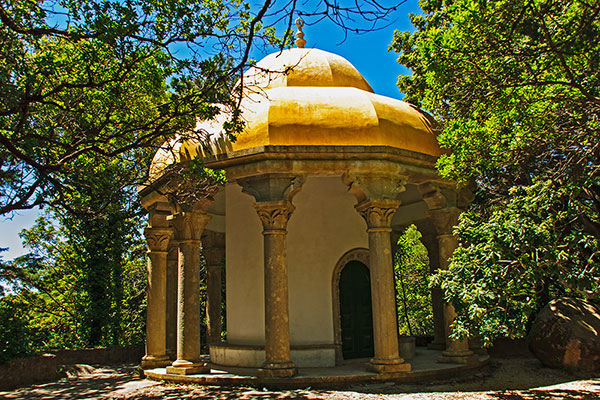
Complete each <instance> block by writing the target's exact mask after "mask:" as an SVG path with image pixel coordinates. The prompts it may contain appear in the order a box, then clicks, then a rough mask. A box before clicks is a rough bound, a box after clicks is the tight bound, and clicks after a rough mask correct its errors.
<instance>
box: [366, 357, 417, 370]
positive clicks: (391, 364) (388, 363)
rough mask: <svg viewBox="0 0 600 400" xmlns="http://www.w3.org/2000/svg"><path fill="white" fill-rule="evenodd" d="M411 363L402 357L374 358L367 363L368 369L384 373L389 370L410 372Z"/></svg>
mask: <svg viewBox="0 0 600 400" xmlns="http://www.w3.org/2000/svg"><path fill="white" fill-rule="evenodd" d="M410 370H411V365H410V364H409V363H405V362H404V360H403V359H402V358H395V359H381V358H372V359H371V361H370V362H369V363H368V364H367V371H369V372H375V373H378V374H384V373H389V372H410Z"/></svg>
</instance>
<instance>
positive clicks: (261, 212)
mask: <svg viewBox="0 0 600 400" xmlns="http://www.w3.org/2000/svg"><path fill="white" fill-rule="evenodd" d="M254 208H255V209H256V213H257V214H258V217H259V218H260V222H262V225H263V228H264V230H265V231H273V230H275V231H285V229H286V226H287V223H288V221H289V219H290V217H291V215H292V213H293V212H294V206H293V205H292V203H290V202H289V201H269V202H262V203H256V204H255V205H254Z"/></svg>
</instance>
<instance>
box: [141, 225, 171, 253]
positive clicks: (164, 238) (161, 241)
mask: <svg viewBox="0 0 600 400" xmlns="http://www.w3.org/2000/svg"><path fill="white" fill-rule="evenodd" d="M144 236H145V237H146V242H147V243H148V250H149V251H152V252H156V251H167V248H168V246H169V240H170V239H171V236H173V229H171V228H150V227H146V228H144Z"/></svg>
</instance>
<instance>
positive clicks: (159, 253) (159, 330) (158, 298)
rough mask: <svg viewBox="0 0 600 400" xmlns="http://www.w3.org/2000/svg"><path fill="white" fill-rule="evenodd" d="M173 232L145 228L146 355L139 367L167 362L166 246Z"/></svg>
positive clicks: (163, 229) (161, 365) (160, 364)
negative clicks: (146, 277)
mask: <svg viewBox="0 0 600 400" xmlns="http://www.w3.org/2000/svg"><path fill="white" fill-rule="evenodd" d="M172 233H173V231H172V229H171V228H168V227H157V228H152V227H146V228H145V229H144V235H145V236H146V241H147V243H148V291H147V294H148V306H147V311H146V355H145V356H144V357H143V358H142V367H143V368H157V367H164V366H166V365H168V364H169V357H168V356H167V351H166V350H167V349H166V334H167V329H166V326H167V315H166V311H167V285H166V278H167V276H166V275H167V246H168V244H169V239H170V238H171V235H172Z"/></svg>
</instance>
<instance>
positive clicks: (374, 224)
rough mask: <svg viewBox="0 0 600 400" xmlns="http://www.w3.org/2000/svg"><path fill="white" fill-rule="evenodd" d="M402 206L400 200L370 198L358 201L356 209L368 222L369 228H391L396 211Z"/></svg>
mask: <svg viewBox="0 0 600 400" xmlns="http://www.w3.org/2000/svg"><path fill="white" fill-rule="evenodd" d="M399 206H400V201H399V200H385V199H377V200H369V201H363V202H361V203H358V204H357V205H356V206H355V208H356V211H358V212H359V214H360V215H361V216H362V217H363V218H364V220H365V221H366V222H367V226H368V228H369V230H372V229H389V230H390V231H391V228H390V224H391V222H392V217H393V216H394V213H395V212H396V210H397V209H398V207H399Z"/></svg>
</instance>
